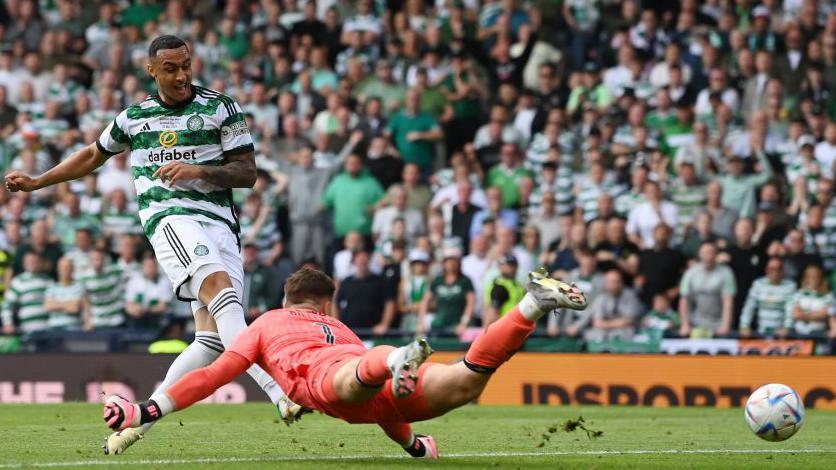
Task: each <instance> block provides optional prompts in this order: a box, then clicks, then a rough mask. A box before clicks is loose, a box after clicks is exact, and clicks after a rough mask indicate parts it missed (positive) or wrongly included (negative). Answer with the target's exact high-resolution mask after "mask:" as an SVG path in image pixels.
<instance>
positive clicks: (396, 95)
mask: <svg viewBox="0 0 836 470" xmlns="http://www.w3.org/2000/svg"><path fill="white" fill-rule="evenodd" d="M375 71H376V73H375V75H374V76H371V77H368V78H365V79H363V80H362V81H360V83H358V84H357V86H356V87H354V92H353V93H352V94H353V95H354V97H355V98H358V99H359V100H360V101H367V100H368V99H369V98H380V101H381V102H382V103H383V115H384V116H388V115H389V114H390V113H392V112H394V111H395V110H398V109H400V108H401V106H403V101H404V97H405V96H406V86H404V84H403V83H399V82H397V81H395V79H394V76H393V75H392V64H391V63H390V62H389V61H388V60H380V61H378V62H377V67H376V69H375Z"/></svg>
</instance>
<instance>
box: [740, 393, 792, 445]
mask: <svg viewBox="0 0 836 470" xmlns="http://www.w3.org/2000/svg"><path fill="white" fill-rule="evenodd" d="M745 417H746V423H747V424H749V428H750V429H751V430H752V432H753V433H755V434H756V435H757V436H758V437H760V438H761V439H764V440H767V441H772V442H776V441H783V440H786V439H789V438H790V437H792V435H793V434H795V433H797V432H798V430H799V429H801V425H802V424H803V423H804V403H803V402H802V401H801V398H799V397H798V394H797V393H795V390H793V389H791V388H789V387H787V386H786V385H783V384H766V385H764V386H762V387H760V388H758V389H757V390H755V392H754V393H752V395H750V396H749V400H748V401H746V412H745Z"/></svg>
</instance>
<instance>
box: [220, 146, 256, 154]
mask: <svg viewBox="0 0 836 470" xmlns="http://www.w3.org/2000/svg"><path fill="white" fill-rule="evenodd" d="M247 152H255V146H254V145H253V144H245V145H242V146H240V147H235V148H234V149H229V150H225V151H224V155H226V156H230V155H241V154H242V153H247Z"/></svg>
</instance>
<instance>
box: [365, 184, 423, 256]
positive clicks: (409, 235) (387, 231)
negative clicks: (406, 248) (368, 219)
mask: <svg viewBox="0 0 836 470" xmlns="http://www.w3.org/2000/svg"><path fill="white" fill-rule="evenodd" d="M389 200H390V201H391V202H390V204H389V205H388V206H385V207H381V208H378V209H377V210H376V211H375V213H374V219H373V220H372V235H373V236H374V238H375V239H376V240H387V239H389V238H391V237H392V225H393V223H394V222H395V220H396V219H402V220H403V221H404V224H405V226H406V234H405V235H406V239H407V241H409V242H414V240H415V239H416V238H417V237H418V236H419V235H422V234H424V233H425V232H426V231H427V227H426V224H425V223H424V216H423V215H422V214H421V212H419V211H417V210H416V209H411V208H409V207H408V206H407V205H406V190H405V189H404V188H403V186H400V185H395V186H392V187H391V188H390V190H389Z"/></svg>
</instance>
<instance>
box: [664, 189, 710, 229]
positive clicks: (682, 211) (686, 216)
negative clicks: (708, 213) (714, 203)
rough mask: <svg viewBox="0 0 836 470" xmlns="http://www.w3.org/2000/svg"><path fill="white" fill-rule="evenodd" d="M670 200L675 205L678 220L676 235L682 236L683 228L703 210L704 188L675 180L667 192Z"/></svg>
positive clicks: (706, 197) (705, 198)
mask: <svg viewBox="0 0 836 470" xmlns="http://www.w3.org/2000/svg"><path fill="white" fill-rule="evenodd" d="M669 196H670V200H671V201H672V202H673V203H674V204H676V209H677V214H678V219H679V220H677V226H676V227H674V228H675V229H676V233H677V234H678V235H682V234H684V233H685V228H686V227H688V224H690V223H691V222H693V220H694V219H695V218H696V217H697V214H699V213H700V211H701V210H703V209H704V208H705V204H706V201H707V200H708V196H706V192H705V186H702V185H698V184H694V185H690V186H689V185H686V184H685V183H683V182H682V181H681V180H677V181H676V182H674V184H673V185H671V187H670V190H669Z"/></svg>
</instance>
